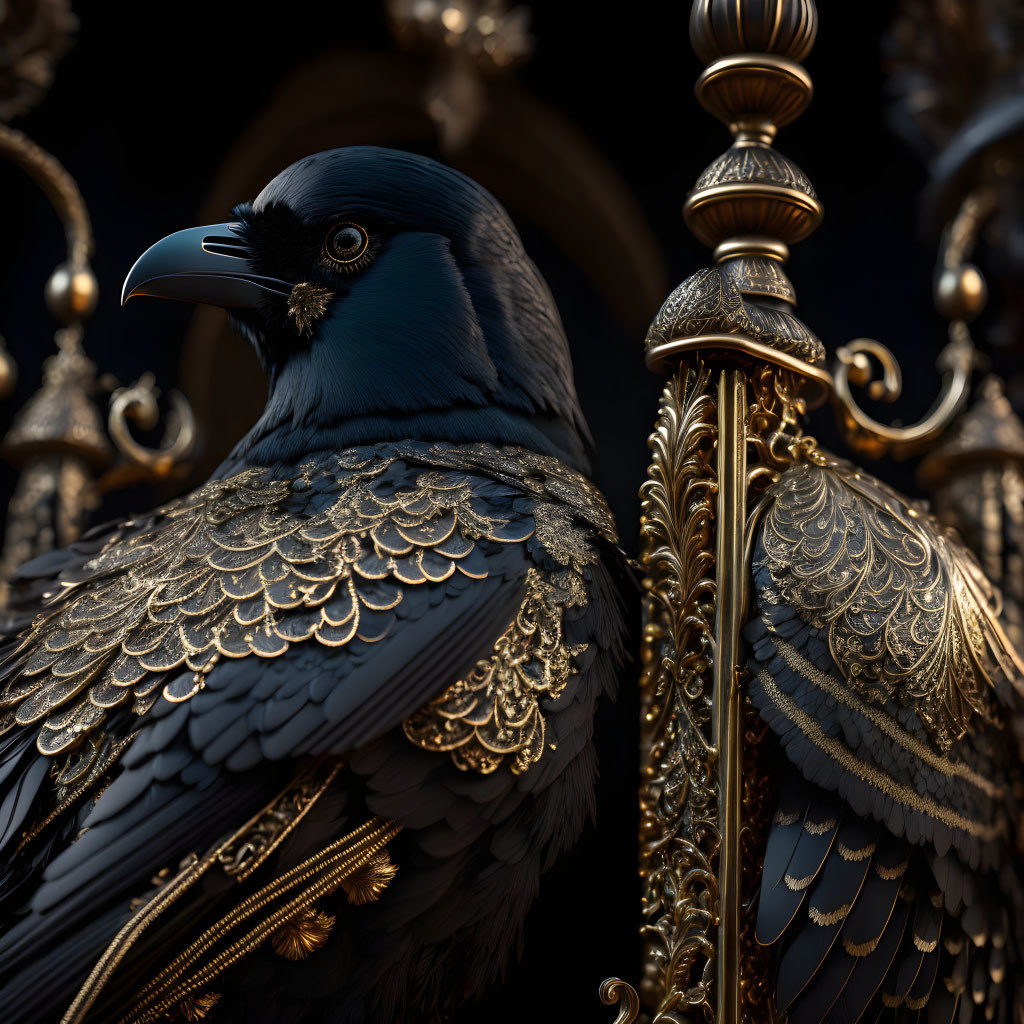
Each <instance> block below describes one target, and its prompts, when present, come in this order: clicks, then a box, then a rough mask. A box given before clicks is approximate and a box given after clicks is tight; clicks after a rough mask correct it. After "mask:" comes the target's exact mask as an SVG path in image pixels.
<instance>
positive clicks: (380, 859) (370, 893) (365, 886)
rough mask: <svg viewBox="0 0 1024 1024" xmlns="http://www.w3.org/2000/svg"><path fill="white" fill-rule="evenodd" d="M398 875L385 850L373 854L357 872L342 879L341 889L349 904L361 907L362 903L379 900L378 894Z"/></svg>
mask: <svg viewBox="0 0 1024 1024" xmlns="http://www.w3.org/2000/svg"><path fill="white" fill-rule="evenodd" d="M397 874H398V868H397V867H395V865H394V864H392V863H391V858H390V857H389V856H388V851H387V850H386V849H384V850H381V851H380V852H379V853H375V854H374V855H373V856H372V857H371V858H370V859H369V860H368V861H367V862H366V863H365V864H364V865H363V866H362V867H361V868H359V870H358V871H355V872H353V873H352V874H351V875H349V876H348V878H346V879H344V880H343V881H342V883H341V887H342V888H343V889H344V890H345V895H346V896H347V897H348V901H349V903H351V904H353V905H354V906H357V907H361V906H362V905H363V904H364V903H373V902H374V900H378V899H380V894H381V893H382V892H383V891H384V890H385V889H386V888H387V887H388V886H389V885H390V884H391V880H392V879H393V878H394V877H395V875H397Z"/></svg>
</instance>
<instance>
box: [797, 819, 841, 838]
mask: <svg viewBox="0 0 1024 1024" xmlns="http://www.w3.org/2000/svg"><path fill="white" fill-rule="evenodd" d="M838 824H839V819H838V818H826V819H825V820H824V821H821V822H817V821H804V831H805V832H806V833H808V835H812V836H823V835H824V834H825V833H826V832H831V831H832V829H834V828H835V827H836V825H838Z"/></svg>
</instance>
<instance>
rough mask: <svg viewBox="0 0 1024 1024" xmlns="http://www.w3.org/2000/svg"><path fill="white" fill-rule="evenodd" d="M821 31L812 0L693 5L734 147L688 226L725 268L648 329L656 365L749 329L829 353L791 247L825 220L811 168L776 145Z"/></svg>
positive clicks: (802, 92)
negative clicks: (790, 269)
mask: <svg viewBox="0 0 1024 1024" xmlns="http://www.w3.org/2000/svg"><path fill="white" fill-rule="evenodd" d="M817 28H818V12H817V9H816V7H815V5H814V2H813V0H748V2H741V3H737V2H736V0H696V2H695V3H694V5H693V9H692V13H691V16H690V38H691V41H692V42H693V48H694V49H695V50H696V51H697V54H698V56H700V57H701V58H702V59H704V60H706V61H708V65H707V67H706V68H705V69H704V71H703V72H702V73H701V75H700V77H699V78H698V79H697V85H696V92H697V98H698V99H699V100H700V102H701V105H702V106H703V107H704V109H705V110H707V111H708V112H709V113H710V114H712V115H714V116H715V117H717V118H718V119H719V120H720V121H722V122H723V123H724V124H725V125H726V126H727V127H728V128H729V130H730V131H731V132H732V135H733V144H732V146H731V147H730V148H729V149H728V150H727V151H726V152H725V153H723V154H722V155H721V156H720V157H719V158H718V159H717V160H715V161H713V162H712V163H711V164H710V165H709V166H708V167H707V168H706V169H705V171H704V172H703V173H702V174H701V175H700V177H699V178H698V179H697V183H696V184H695V186H694V187H693V189H692V190H691V191H690V193H689V195H688V196H687V198H686V203H685V205H684V207H683V216H684V218H685V220H686V223H687V226H688V227H689V228H690V230H691V231H692V232H693V233H694V234H695V235H696V236H697V238H699V239H700V240H701V241H702V242H703V243H704V244H705V245H707V246H709V247H710V248H711V249H712V250H713V255H714V260H715V266H714V267H713V268H710V269H707V270H703V271H700V272H699V273H698V274H695V275H694V276H693V277H691V278H689V279H688V280H687V281H684V282H683V284H682V285H680V286H679V288H677V289H676V291H675V292H673V294H672V295H671V296H670V297H669V299H668V301H667V302H666V303H665V305H664V306H663V307H662V309H661V311H660V312H659V313H658V316H657V317H656V318H655V321H654V323H653V324H652V326H651V331H650V333H649V334H648V338H647V359H648V363H649V365H651V366H652V367H656V366H658V365H659V364H661V363H662V362H663V361H664V360H665V358H666V357H667V356H670V355H677V354H678V350H679V343H680V342H681V341H687V342H689V344H690V345H697V344H701V343H702V342H703V341H706V342H707V345H708V347H714V344H715V339H716V338H718V339H721V338H722V337H723V336H726V335H728V336H731V340H730V345H731V346H732V347H735V341H736V339H737V338H745V339H747V341H749V342H751V343H752V344H754V345H755V346H756V347H757V348H758V350H759V351H760V350H761V348H762V347H764V348H767V349H769V350H774V351H775V352H778V353H783V354H786V355H790V356H794V357H796V359H797V360H799V361H800V362H801V363H809V364H811V366H812V367H820V366H821V364H822V363H823V362H824V360H825V348H824V346H823V345H822V344H821V342H820V341H819V340H818V339H817V338H816V337H815V336H814V334H813V333H812V332H811V331H810V330H808V328H807V327H806V325H805V324H803V323H802V322H801V321H800V320H799V319H798V318H797V317H796V315H795V313H794V312H793V310H794V307H795V304H796V292H795V291H794V289H793V285H792V284H791V282H790V280H789V278H788V277H787V276H786V273H785V270H784V269H783V267H784V264H785V263H786V261H787V260H788V258H789V247H790V246H791V245H793V244H794V243H796V242H799V241H801V240H802V239H804V238H806V237H807V236H808V235H809V234H810V233H811V232H812V231H814V229H815V228H817V226H818V225H819V224H820V223H821V218H822V206H821V203H820V202H819V200H818V197H817V195H816V193H815V191H814V187H813V186H812V185H811V183H810V181H809V180H808V178H807V176H806V175H805V174H804V172H803V171H801V170H800V168H799V167H797V165H796V164H795V163H793V161H792V160H790V159H789V158H788V157H785V156H783V155H782V154H781V153H780V152H778V150H776V149H775V148H774V146H773V143H774V140H775V135H776V132H777V131H778V129H779V128H780V127H781V126H783V125H786V124H789V123H790V122H791V121H793V120H794V119H795V118H796V117H798V116H799V115H800V114H801V113H802V112H803V111H804V110H805V109H806V108H807V105H808V103H810V101H811V96H812V94H813V91H814V90H813V87H812V85H811V79H810V76H809V75H808V74H807V72H806V71H805V70H804V68H803V67H802V66H801V65H800V64H799V63H798V61H800V60H802V59H803V58H804V57H805V56H806V55H807V54H808V53H809V52H810V49H811V47H812V45H813V44H814V37H815V35H816V33H817ZM760 355H761V356H763V355H764V352H763V351H760ZM768 355H771V351H769V352H768Z"/></svg>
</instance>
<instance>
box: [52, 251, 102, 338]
mask: <svg viewBox="0 0 1024 1024" xmlns="http://www.w3.org/2000/svg"><path fill="white" fill-rule="evenodd" d="M98 300H99V284H98V282H97V281H96V275H95V274H94V273H93V272H92V271H91V270H90V269H89V268H88V267H85V266H74V265H73V264H71V263H62V264H61V265H60V266H59V267H57V269H56V270H55V271H54V272H53V273H52V274H51V275H50V280H49V281H47V282H46V306H47V309H49V311H50V312H51V313H52V314H53V315H54V317H56V319H57V320H59V321H60V322H61V323H62V324H73V323H78V322H79V321H81V320H84V319H85V318H86V317H87V316H89V314H90V313H92V312H93V310H94V309H95V308H96V303H97V301H98Z"/></svg>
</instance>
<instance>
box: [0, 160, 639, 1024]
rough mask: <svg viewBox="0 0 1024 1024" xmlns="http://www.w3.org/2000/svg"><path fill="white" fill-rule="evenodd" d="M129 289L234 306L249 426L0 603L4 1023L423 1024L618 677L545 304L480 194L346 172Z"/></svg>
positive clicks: (178, 252) (596, 539) (605, 518)
mask: <svg viewBox="0 0 1024 1024" xmlns="http://www.w3.org/2000/svg"><path fill="white" fill-rule="evenodd" d="M139 295H150V296H162V297H165V298H172V299H182V300H186V301H193V302H204V303H211V304H214V305H219V306H223V307H226V308H227V309H228V310H229V312H230V315H231V317H232V320H233V322H234V323H235V324H236V326H237V327H238V329H239V330H241V331H242V332H244V334H246V335H247V336H248V337H249V338H250V339H251V340H252V343H253V345H254V346H255V348H256V350H257V352H258V353H259V355H260V358H261V359H262V362H263V365H264V366H265V368H266V372H267V375H268V378H269V382H270V387H269V397H268V400H267V404H266V409H265V411H264V413H263V415H262V416H261V417H260V419H259V421H258V422H257V423H256V424H255V426H254V427H253V428H252V430H250V431H249V433H248V434H247V435H246V436H245V437H244V438H243V439H242V441H240V442H239V443H238V445H237V446H236V447H235V449H234V451H233V452H232V453H231V455H230V457H229V458H228V459H227V461H226V462H225V463H224V464H223V465H222V466H221V467H220V469H219V470H218V471H217V472H216V473H215V474H214V476H213V478H212V479H211V480H210V481H208V482H207V483H206V484H204V485H203V486H202V487H200V488H199V489H197V490H196V491H194V492H192V493H190V494H188V495H186V496H184V497H182V498H180V499H178V500H177V501H174V502H172V503H171V504H169V505H167V506H165V507H163V508H161V509H158V510H157V511H155V512H152V513H150V514H148V515H145V516H139V517H136V518H133V519H131V520H128V521H125V522H121V523H117V524H114V525H112V526H107V527H103V528H100V529H99V530H97V531H96V532H94V533H93V534H91V535H89V536H87V537H86V538H84V539H83V540H82V541H81V542H80V543H78V544H76V545H74V546H73V547H72V548H70V549H68V550H65V551H60V552H56V553H53V554H51V555H48V556H44V557H43V558H41V559H38V560H37V561H35V562H34V563H30V564H29V565H27V566H25V567H24V568H23V570H22V572H21V576H20V578H19V580H18V581H17V582H16V585H15V590H16V592H17V594H18V595H19V596H18V597H17V598H16V601H15V605H14V612H15V613H16V614H20V615H22V616H23V621H24V628H22V629H21V631H20V633H16V634H14V635H12V637H11V638H10V639H9V640H8V642H7V646H6V650H5V657H4V660H3V664H2V668H0V714H2V716H3V717H2V720H0V729H2V734H0V858H2V859H0V864H2V874H0V915H2V916H0V920H2V922H3V923H2V929H3V930H2V934H0V1019H3V1020H9V1021H35V1020H40V1021H53V1020H59V1019H63V1020H65V1021H68V1022H77V1021H90V1022H91V1021H133V1022H142V1021H151V1020H159V1019H167V1018H170V1019H179V1020H198V1019H201V1018H203V1017H206V1018H207V1019H208V1020H210V1021H225V1022H227V1021H275V1022H298V1021H317V1022H321V1021H331V1022H336V1024H348V1022H352V1024H355V1022H361V1024H369V1022H374V1021H381V1022H383V1021H421V1020H422V1021H440V1020H447V1019H449V1018H450V1016H451V1014H452V1013H453V1011H454V1010H455V1009H456V1008H457V1007H458V1006H459V1005H461V1004H462V1003H464V1002H465V1001H466V1000H468V999H471V998H472V997H474V996H475V995H476V994H478V993H480V992H481V990H482V989H483V988H484V987H485V986H486V985H487V984H488V983H489V982H491V981H492V980H493V979H495V978H496V977H497V976H498V975H499V974H500V972H501V971H502V968H503V966H504V964H505V963H506V961H507V959H508V957H509V955H510V954H511V953H512V951H513V949H514V947H515V946H516V943H517V939H518V937H519V936H520V932H521V927H522V922H523V918H524V915H525V913H526V911H527V909H528V907H529V905H530V903H531V901H532V900H533V898H534V896H535V894H536V891H537V887H538V879H539V876H540V873H541V871H542V870H544V868H545V867H547V866H548V865H550V864H551V862H552V860H553V859H554V858H555V857H556V856H557V855H558V854H559V852H560V851H562V850H564V849H565V848H566V847H567V846H569V845H570V844H571V843H572V842H573V841H574V840H575V838H576V837H577V836H578V834H579V832H580V830H581V828H582V826H583V824H584V821H585V819H586V818H587V816H588V813H589V812H590V810H591V805H592V788H593V782H594V777H595V767H596V766H595V759H594V754H593V748H592V743H591V733H592V715H593V711H594V706H595V702H596V701H597V699H598V697H599V696H600V695H601V694H602V693H603V692H608V691H610V690H612V689H613V687H614V682H615V676H616V669H617V665H618V663H619V660H620V656H621V646H622V641H621V616H620V611H619V597H618V593H617V586H618V585H617V582H616V578H617V577H616V573H617V572H618V569H617V566H618V559H619V555H618V553H617V548H616V546H615V545H616V538H615V528H614V525H613V522H612V520H611V517H610V515H609V512H608V509H607V507H606V505H605V503H604V501H603V499H602V498H601V496H600V494H599V493H598V492H597V491H596V490H595V489H594V488H593V487H592V485H591V484H589V483H588V481H587V480H586V478H585V477H584V476H583V475H582V474H583V473H585V472H586V470H587V465H586V456H585V443H586V427H585V424H584V420H583V416H582V414H581V412H580V409H579V405H578V402H577V399H576V394H575V391H574V387H573V382H572V373H571V366H570V361H569V355H568V348H567V345H566V339H565V336H564V333H563V330H562V327H561V323H560V321H559V317H558V313H557V311H556V309H555V305H554V302H553V301H552V298H551V295H550V293H549V292H548V289H547V287H546V286H545V283H544V281H543V280H542V278H541V276H540V274H539V273H538V271H537V269H536V268H535V267H534V265H533V264H532V263H531V262H530V260H529V259H528V258H527V256H526V254H525V253H524V251H523V247H522V244H521V242H520V239H519V237H518V235H517V233H516V231H515V229H514V227H513V226H512V224H511V222H510V220H509V218H508V216H507V215H506V213H505V212H504V210H503V209H502V208H501V206H500V205H499V204H498V203H497V202H496V201H495V199H494V198H493V197H492V196H490V195H489V194H488V193H487V192H486V191H485V190H484V189H482V188H481V187H479V186H478V185H476V184H475V183H474V182H473V181H471V180H469V179H468V178H466V177H464V176H463V175H461V174H459V173H457V172H456V171H454V170H451V169H450V168H447V167H444V166H442V165H440V164H438V163H435V162H434V161H431V160H429V159H426V158H424V157H420V156H414V155H410V154H408V153H402V152H397V151H392V150H386V149H377V148H369V147H367V148H362V147H360V148H349V149H339V150H333V151H330V152H325V153H319V154H317V155H315V156H311V157H309V158H307V159H305V160H302V161H299V162H298V163H296V164H294V165H293V166H291V167H289V168H288V169H287V170H285V171H283V172H282V173H281V174H280V175H278V177H277V178H275V179H274V180H273V181H272V182H271V183H270V184H269V185H268V186H267V187H266V188H265V189H264V190H263V192H262V193H261V194H260V195H259V196H258V197H257V199H256V200H255V202H253V203H252V204H251V205H250V204H246V205H243V206H241V207H239V208H237V209H236V210H235V211H234V219H233V220H232V221H231V222H230V223H225V224H220V225H213V226H209V227H203V228H194V229H190V230H186V231H180V232H178V233H176V234H173V235H171V236H169V237H168V238H165V239H164V240H163V241H161V242H159V243H157V244H156V245H155V246H153V247H152V248H151V249H149V250H148V251H147V252H146V253H145V254H144V255H143V256H142V257H141V258H140V259H139V261H138V262H137V263H136V265H135V266H134V267H133V268H132V270H131V272H130V274H129V275H128V279H127V281H126V282H125V287H124V298H125V300H127V299H128V298H131V297H133V296H139ZM221 385H222V386H223V387H224V389H225V394H226V395H229V394H230V389H231V387H232V382H231V381H230V380H226V381H223V382H221ZM29 623H30V624H29ZM62 1015H63V1017H62Z"/></svg>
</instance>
